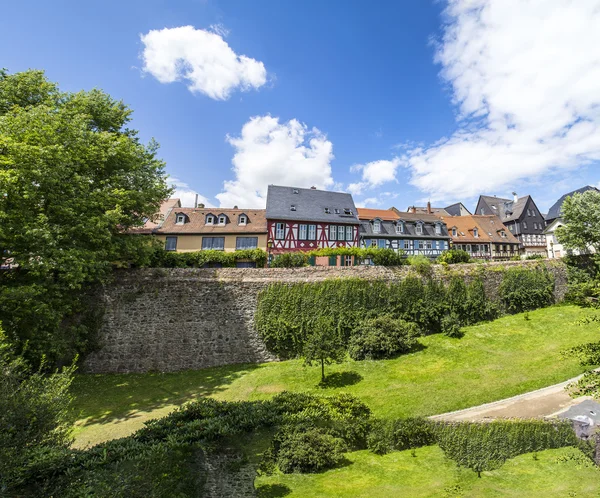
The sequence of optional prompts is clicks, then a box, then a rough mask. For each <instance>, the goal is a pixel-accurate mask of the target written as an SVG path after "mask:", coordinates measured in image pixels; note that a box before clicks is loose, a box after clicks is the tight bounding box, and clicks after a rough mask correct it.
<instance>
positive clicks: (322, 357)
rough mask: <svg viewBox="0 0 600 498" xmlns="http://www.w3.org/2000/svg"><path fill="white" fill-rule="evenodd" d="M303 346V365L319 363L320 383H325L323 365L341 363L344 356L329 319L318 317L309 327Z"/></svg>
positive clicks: (342, 346)
mask: <svg viewBox="0 0 600 498" xmlns="http://www.w3.org/2000/svg"><path fill="white" fill-rule="evenodd" d="M311 329H312V330H311V331H310V333H309V335H308V338H307V340H306V343H305V344H304V351H303V356H304V363H305V364H306V365H309V366H310V365H312V364H313V363H321V382H323V381H325V365H330V364H331V363H341V361H342V360H343V359H344V357H345V356H346V348H345V347H344V344H343V342H342V339H341V337H340V334H339V332H338V330H337V328H336V327H335V326H334V324H333V320H332V319H331V318H324V317H319V318H317V319H316V320H315V321H314V322H313V325H312V327H311Z"/></svg>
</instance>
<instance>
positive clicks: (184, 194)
mask: <svg viewBox="0 0 600 498" xmlns="http://www.w3.org/2000/svg"><path fill="white" fill-rule="evenodd" d="M169 185H170V186H171V187H175V192H173V194H172V195H171V197H175V198H178V199H180V200H181V205H182V206H183V207H194V203H195V202H196V194H197V195H198V204H204V205H205V206H206V207H214V204H212V203H211V202H210V201H209V200H208V199H207V198H206V197H204V196H203V195H202V194H199V193H198V192H197V191H195V190H194V189H193V188H192V187H190V186H189V185H188V184H187V183H185V182H184V181H181V180H179V179H178V178H173V177H171V178H169Z"/></svg>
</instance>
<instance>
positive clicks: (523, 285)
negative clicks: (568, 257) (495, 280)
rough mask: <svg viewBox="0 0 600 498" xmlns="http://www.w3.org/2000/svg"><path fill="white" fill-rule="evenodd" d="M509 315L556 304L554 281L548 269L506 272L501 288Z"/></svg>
mask: <svg viewBox="0 0 600 498" xmlns="http://www.w3.org/2000/svg"><path fill="white" fill-rule="evenodd" d="M499 293H500V297H501V299H502V302H503V303H504V306H505V307H506V309H507V311H508V312H509V313H520V312H522V311H530V310H535V309H537V308H543V307H544V306H549V305H550V304H552V303H553V302H554V279H553V277H552V275H551V274H550V273H549V272H548V270H547V269H546V268H543V267H542V268H519V267H513V268H509V269H508V270H506V272H505V273H504V277H503V279H502V283H501V284H500V288H499Z"/></svg>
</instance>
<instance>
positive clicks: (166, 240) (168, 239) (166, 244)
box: [165, 237, 177, 251]
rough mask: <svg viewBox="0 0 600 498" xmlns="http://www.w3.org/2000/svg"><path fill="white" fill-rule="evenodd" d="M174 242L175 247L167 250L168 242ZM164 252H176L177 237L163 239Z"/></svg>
mask: <svg viewBox="0 0 600 498" xmlns="http://www.w3.org/2000/svg"><path fill="white" fill-rule="evenodd" d="M172 240H174V241H175V246H174V247H173V248H172V249H170V248H169V241H172ZM165 251H177V237H166V238H165Z"/></svg>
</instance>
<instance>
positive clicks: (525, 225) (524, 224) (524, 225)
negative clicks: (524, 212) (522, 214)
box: [523, 221, 527, 230]
mask: <svg viewBox="0 0 600 498" xmlns="http://www.w3.org/2000/svg"><path fill="white" fill-rule="evenodd" d="M523 228H524V229H525V230H527V222H526V221H524V222H523Z"/></svg>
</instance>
